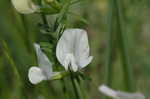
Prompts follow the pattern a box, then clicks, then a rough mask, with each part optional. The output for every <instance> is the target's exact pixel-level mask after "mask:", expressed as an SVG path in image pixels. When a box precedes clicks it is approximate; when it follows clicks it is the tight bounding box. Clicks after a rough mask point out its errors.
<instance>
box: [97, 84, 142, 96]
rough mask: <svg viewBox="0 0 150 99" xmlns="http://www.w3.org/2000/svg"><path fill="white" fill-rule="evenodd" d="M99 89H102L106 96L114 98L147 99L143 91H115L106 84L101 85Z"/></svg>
mask: <svg viewBox="0 0 150 99" xmlns="http://www.w3.org/2000/svg"><path fill="white" fill-rule="evenodd" d="M99 91H101V92H102V93H103V94H105V95H106V96H109V97H112V98H114V99H145V97H144V95H143V94H141V93H127V92H122V91H115V90H113V89H110V88H108V87H107V86H105V85H102V86H100V87H99Z"/></svg>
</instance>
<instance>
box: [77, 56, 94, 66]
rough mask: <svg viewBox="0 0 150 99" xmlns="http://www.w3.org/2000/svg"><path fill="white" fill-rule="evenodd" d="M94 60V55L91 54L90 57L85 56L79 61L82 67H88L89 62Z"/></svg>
mask: <svg viewBox="0 0 150 99" xmlns="http://www.w3.org/2000/svg"><path fill="white" fill-rule="evenodd" d="M92 60H93V56H89V57H88V58H85V59H83V60H80V61H79V64H80V69H81V68H84V67H86V66H87V65H88V64H90V63H91V61H92Z"/></svg>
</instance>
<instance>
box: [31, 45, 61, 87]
mask: <svg viewBox="0 0 150 99" xmlns="http://www.w3.org/2000/svg"><path fill="white" fill-rule="evenodd" d="M34 46H35V50H36V54H37V59H38V65H39V67H37V66H33V67H31V68H30V69H29V73H28V77H29V80H30V82H31V83H32V84H38V83H40V82H41V81H43V80H50V79H53V78H54V77H55V76H59V75H60V72H53V68H52V63H51V62H50V61H49V59H48V58H47V56H46V55H45V54H44V53H43V52H42V51H41V49H40V46H39V45H38V44H34Z"/></svg>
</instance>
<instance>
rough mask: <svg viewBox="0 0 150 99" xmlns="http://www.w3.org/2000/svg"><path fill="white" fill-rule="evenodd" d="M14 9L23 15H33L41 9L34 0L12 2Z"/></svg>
mask: <svg viewBox="0 0 150 99" xmlns="http://www.w3.org/2000/svg"><path fill="white" fill-rule="evenodd" d="M11 1H12V4H13V6H14V8H15V9H16V10H17V11H18V12H19V13H22V14H31V13H34V12H36V11H38V9H39V7H38V6H37V5H35V4H34V3H33V2H32V0H11Z"/></svg>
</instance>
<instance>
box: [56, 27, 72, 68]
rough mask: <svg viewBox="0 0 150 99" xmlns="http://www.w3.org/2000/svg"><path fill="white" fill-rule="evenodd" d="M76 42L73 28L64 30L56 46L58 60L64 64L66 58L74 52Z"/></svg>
mask: <svg viewBox="0 0 150 99" xmlns="http://www.w3.org/2000/svg"><path fill="white" fill-rule="evenodd" d="M74 43H75V34H74V33H72V29H67V30H65V31H64V33H63V35H62V36H61V38H60V39H59V41H58V43H57V48H56V56H57V59H58V61H59V62H60V63H61V64H62V65H63V66H64V62H65V58H66V57H67V56H66V55H68V54H69V53H73V51H74V50H75V48H74Z"/></svg>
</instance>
